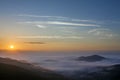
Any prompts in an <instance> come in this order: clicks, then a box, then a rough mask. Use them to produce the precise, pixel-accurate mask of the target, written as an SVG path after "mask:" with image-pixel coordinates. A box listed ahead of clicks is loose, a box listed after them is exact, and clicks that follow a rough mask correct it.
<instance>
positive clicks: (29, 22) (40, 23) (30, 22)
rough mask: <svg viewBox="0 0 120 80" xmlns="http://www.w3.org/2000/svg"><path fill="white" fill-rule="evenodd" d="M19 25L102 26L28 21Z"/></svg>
mask: <svg viewBox="0 0 120 80" xmlns="http://www.w3.org/2000/svg"><path fill="white" fill-rule="evenodd" d="M19 23H26V24H38V25H46V24H47V25H48V24H49V25H64V26H80V27H83V26H91V27H100V25H96V24H87V23H72V22H60V21H26V22H19Z"/></svg>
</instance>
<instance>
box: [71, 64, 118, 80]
mask: <svg viewBox="0 0 120 80" xmlns="http://www.w3.org/2000/svg"><path fill="white" fill-rule="evenodd" d="M71 77H72V78H74V79H75V80H120V64H116V65H112V66H107V67H97V68H96V70H94V69H91V71H85V72H81V71H77V72H76V74H75V75H72V76H71Z"/></svg>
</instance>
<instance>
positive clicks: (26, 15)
mask: <svg viewBox="0 0 120 80" xmlns="http://www.w3.org/2000/svg"><path fill="white" fill-rule="evenodd" d="M18 16H21V17H36V18H56V19H66V18H67V17H63V16H39V15H28V14H20V15H18Z"/></svg>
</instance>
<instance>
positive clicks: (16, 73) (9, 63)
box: [0, 58, 70, 80]
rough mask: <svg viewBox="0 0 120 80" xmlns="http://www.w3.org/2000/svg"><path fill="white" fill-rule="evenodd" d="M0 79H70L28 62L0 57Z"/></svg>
mask: <svg viewBox="0 0 120 80" xmlns="http://www.w3.org/2000/svg"><path fill="white" fill-rule="evenodd" d="M0 80H70V79H68V78H66V77H64V76H62V75H59V74H57V73H55V72H53V71H50V70H47V69H44V68H41V67H36V66H34V65H32V64H30V63H27V62H23V61H17V60H13V59H9V58H0Z"/></svg>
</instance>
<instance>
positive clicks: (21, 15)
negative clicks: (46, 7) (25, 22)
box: [18, 14, 97, 23]
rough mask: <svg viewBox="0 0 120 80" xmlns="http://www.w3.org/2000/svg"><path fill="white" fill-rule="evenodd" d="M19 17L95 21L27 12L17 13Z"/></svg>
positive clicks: (93, 21)
mask: <svg viewBox="0 0 120 80" xmlns="http://www.w3.org/2000/svg"><path fill="white" fill-rule="evenodd" d="M18 16H20V17H31V18H46V19H51V20H60V21H61V20H62V21H74V22H92V23H96V22H97V21H95V20H84V19H74V18H69V17H63V16H39V15H29V14H20V15H18Z"/></svg>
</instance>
